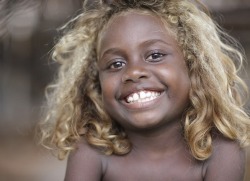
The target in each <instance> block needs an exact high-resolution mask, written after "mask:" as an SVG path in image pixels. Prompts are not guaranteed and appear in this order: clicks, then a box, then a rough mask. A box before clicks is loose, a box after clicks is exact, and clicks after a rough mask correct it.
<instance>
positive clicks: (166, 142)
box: [127, 121, 185, 156]
mask: <svg viewBox="0 0 250 181" xmlns="http://www.w3.org/2000/svg"><path fill="white" fill-rule="evenodd" d="M182 132H183V131H182V125H181V123H180V122H179V121H176V122H172V123H169V124H167V125H164V126H161V127H159V128H155V129H152V130H143V131H138V130H133V131H131V130H127V134H128V137H129V140H130V141H131V143H132V145H133V148H132V151H131V153H133V154H137V153H140V154H142V153H143V154H144V155H147V156H149V155H158V156H160V155H163V154H164V155H165V154H171V153H172V152H175V151H177V150H179V149H181V148H183V147H184V145H185V144H184V138H183V134H182Z"/></svg>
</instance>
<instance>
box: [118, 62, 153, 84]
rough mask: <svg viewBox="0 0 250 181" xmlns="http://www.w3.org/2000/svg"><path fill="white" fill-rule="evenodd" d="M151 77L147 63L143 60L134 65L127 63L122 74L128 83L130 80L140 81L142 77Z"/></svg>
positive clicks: (123, 79)
mask: <svg viewBox="0 0 250 181" xmlns="http://www.w3.org/2000/svg"><path fill="white" fill-rule="evenodd" d="M149 77H150V73H149V70H147V68H146V65H144V64H143V63H142V62H138V63H136V64H135V63H134V64H132V65H127V67H126V69H125V71H124V73H123V76H122V82H123V83H128V82H135V83H136V82H139V81H141V80H142V79H147V78H149Z"/></svg>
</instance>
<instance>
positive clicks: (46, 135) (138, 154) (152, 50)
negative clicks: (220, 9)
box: [40, 0, 250, 181]
mask: <svg viewBox="0 0 250 181" xmlns="http://www.w3.org/2000/svg"><path fill="white" fill-rule="evenodd" d="M67 27H70V28H69V29H68V31H67V32H66V33H65V35H64V36H63V37H62V38H61V39H60V41H59V42H58V44H57V45H56V46H55V50H54V53H53V58H54V59H55V60H56V61H57V62H58V63H60V69H59V73H58V78H57V80H56V81H55V82H54V84H52V85H51V86H50V87H49V89H48V102H49V106H48V111H47V117H46V119H45V121H44V122H43V123H42V124H41V126H40V131H41V140H42V141H43V143H45V145H46V146H47V147H49V148H52V149H54V150H56V151H57V153H58V157H59V158H60V159H63V158H65V156H66V155H67V153H69V152H70V155H69V158H68V165H67V171H66V176H65V180H67V181H69V180H70V181H73V180H74V181H78V180H79V181H80V180H82V181H83V180H86V181H95V180H96V181H99V180H103V181H138V180H143V181H152V180H157V181H161V180H162V181H166V180H175V181H179V180H188V181H189V180H190V181H196V180H206V181H225V180H226V181H238V180H239V181H240V180H243V177H244V168H245V153H244V149H243V147H244V146H246V145H247V144H249V142H250V121H249V117H248V115H247V114H246V112H245V111H244V109H243V107H242V106H243V104H242V102H241V96H242V94H241V92H242V91H240V90H242V89H241V88H242V87H243V88H245V84H244V83H243V82H242V80H241V79H240V78H239V77H238V75H237V70H238V69H237V67H240V66H241V63H242V61H243V57H242V54H241V53H240V51H239V50H238V49H236V48H237V47H236V48H235V47H233V46H231V45H230V42H231V43H232V39H231V38H230V37H229V36H228V35H226V34H225V33H224V32H222V31H221V29H220V28H219V27H218V26H217V25H216V24H215V23H214V22H213V21H212V20H211V18H210V17H209V15H208V14H207V11H206V10H205V8H204V7H203V6H202V4H200V3H199V2H198V1H197V2H193V1H191V0H145V1H143V0H127V1H126V0H117V1H113V2H111V3H104V2H100V3H97V4H96V5H95V6H92V8H91V9H87V8H85V10H84V12H83V13H82V14H80V15H79V16H77V17H76V18H75V19H73V20H72V21H71V22H70V23H69V24H68V26H67ZM234 46H235V44H234Z"/></svg>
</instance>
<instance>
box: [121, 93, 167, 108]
mask: <svg viewBox="0 0 250 181" xmlns="http://www.w3.org/2000/svg"><path fill="white" fill-rule="evenodd" d="M163 94H164V92H162V93H161V95H159V96H158V97H156V98H155V99H153V100H150V101H146V102H133V103H127V102H126V101H122V104H123V105H124V106H125V107H126V108H127V109H129V110H131V111H140V110H148V109H152V108H154V107H155V106H157V105H158V103H159V102H160V100H161V97H162V96H163Z"/></svg>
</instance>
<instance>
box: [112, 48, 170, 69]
mask: <svg viewBox="0 0 250 181" xmlns="http://www.w3.org/2000/svg"><path fill="white" fill-rule="evenodd" d="M166 55H167V54H166V53H160V52H158V51H153V52H151V53H150V54H149V55H148V56H146V59H145V60H146V61H148V62H159V61H161V60H162V58H163V57H164V56H166ZM154 56H157V57H154ZM150 57H152V58H150ZM125 65H126V63H125V62H124V61H122V60H120V59H118V60H116V59H115V60H114V61H112V62H111V63H110V64H109V65H108V67H107V69H110V70H120V69H122V67H123V66H125Z"/></svg>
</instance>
